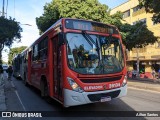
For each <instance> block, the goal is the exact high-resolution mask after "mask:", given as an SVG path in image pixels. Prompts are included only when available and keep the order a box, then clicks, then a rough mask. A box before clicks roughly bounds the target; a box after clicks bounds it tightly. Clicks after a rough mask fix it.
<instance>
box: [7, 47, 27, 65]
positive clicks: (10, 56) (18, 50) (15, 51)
mask: <svg viewBox="0 0 160 120" xmlns="http://www.w3.org/2000/svg"><path fill="white" fill-rule="evenodd" d="M26 48H27V46H21V47H15V48H11V49H10V52H9V54H8V64H12V59H13V57H14V56H15V55H17V54H19V53H21V52H22V51H23V50H25V49H26Z"/></svg>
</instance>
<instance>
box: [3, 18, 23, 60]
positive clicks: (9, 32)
mask: <svg viewBox="0 0 160 120" xmlns="http://www.w3.org/2000/svg"><path fill="white" fill-rule="evenodd" d="M21 32H22V28H21V27H20V26H19V23H18V22H16V21H15V19H12V18H11V17H10V18H9V19H7V18H4V17H3V16H2V17H0V62H2V61H1V53H2V50H3V48H4V46H7V47H10V46H11V45H12V43H13V42H14V41H17V42H19V41H20V40H21Z"/></svg>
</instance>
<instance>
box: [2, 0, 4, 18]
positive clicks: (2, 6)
mask: <svg viewBox="0 0 160 120" xmlns="http://www.w3.org/2000/svg"><path fill="white" fill-rule="evenodd" d="M2 16H4V0H3V5H2Z"/></svg>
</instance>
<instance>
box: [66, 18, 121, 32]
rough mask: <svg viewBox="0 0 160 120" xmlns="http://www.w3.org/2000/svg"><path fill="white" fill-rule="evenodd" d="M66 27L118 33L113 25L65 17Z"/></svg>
mask: <svg viewBox="0 0 160 120" xmlns="http://www.w3.org/2000/svg"><path fill="white" fill-rule="evenodd" d="M65 23H66V28H67V29H77V30H87V31H95V32H101V33H109V34H118V31H117V30H116V28H115V27H112V26H108V25H105V24H102V23H96V22H91V21H82V20H72V19H67V20H66V21H65Z"/></svg>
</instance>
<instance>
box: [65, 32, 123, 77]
mask: <svg viewBox="0 0 160 120" xmlns="http://www.w3.org/2000/svg"><path fill="white" fill-rule="evenodd" d="M66 38H67V56H68V65H69V67H70V68H71V69H72V70H74V71H76V72H78V73H81V74H107V73H116V72H120V71H121V70H122V69H123V67H124V61H123V59H124V57H123V54H122V47H121V44H120V41H119V39H118V38H115V37H111V36H108V37H106V36H100V35H88V34H87V33H85V34H83V33H82V34H79V33H67V34H66Z"/></svg>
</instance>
